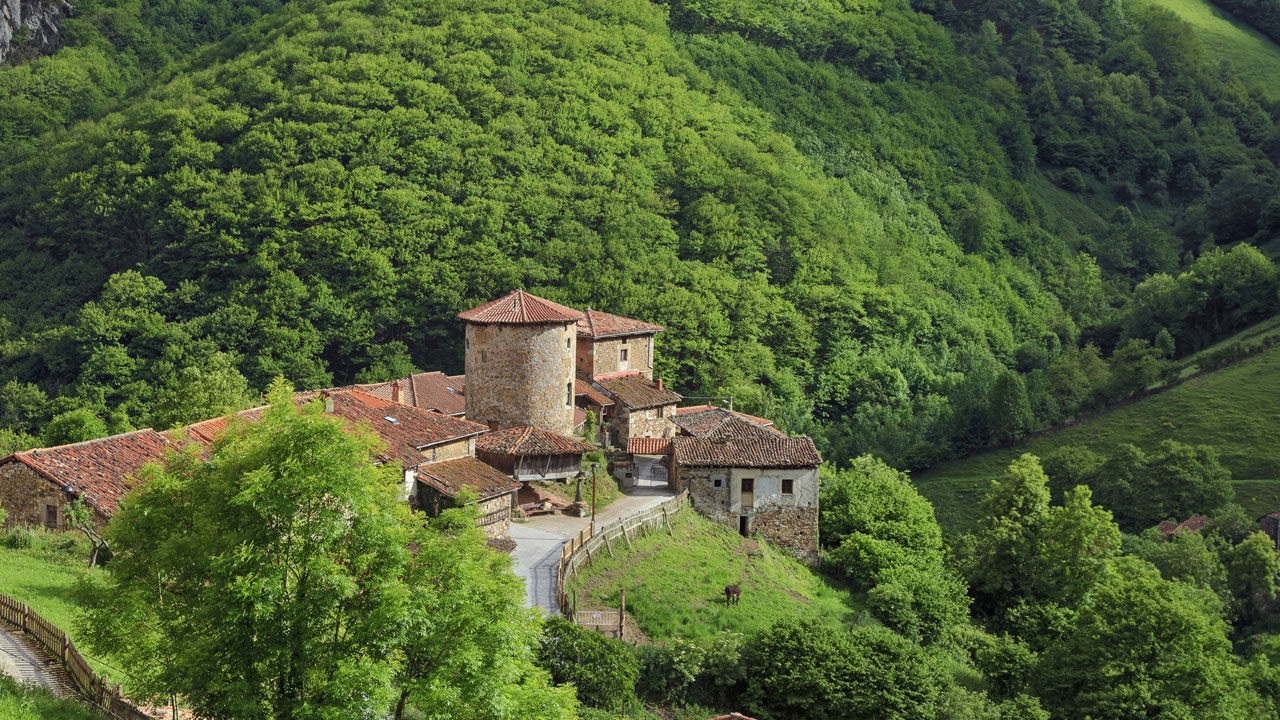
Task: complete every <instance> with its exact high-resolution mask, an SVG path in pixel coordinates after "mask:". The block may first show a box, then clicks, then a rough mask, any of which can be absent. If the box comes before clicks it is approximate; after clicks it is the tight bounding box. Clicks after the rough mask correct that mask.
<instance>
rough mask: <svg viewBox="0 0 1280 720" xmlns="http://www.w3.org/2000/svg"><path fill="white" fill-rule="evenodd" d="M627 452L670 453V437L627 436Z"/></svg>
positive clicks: (633, 453) (639, 453)
mask: <svg viewBox="0 0 1280 720" xmlns="http://www.w3.org/2000/svg"><path fill="white" fill-rule="evenodd" d="M627 452H629V453H631V454H632V455H670V454H671V439H670V438H654V437H632V438H627Z"/></svg>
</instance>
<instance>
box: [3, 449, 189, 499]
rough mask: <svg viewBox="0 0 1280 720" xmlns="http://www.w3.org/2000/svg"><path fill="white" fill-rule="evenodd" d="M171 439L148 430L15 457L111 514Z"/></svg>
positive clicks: (160, 455)
mask: <svg viewBox="0 0 1280 720" xmlns="http://www.w3.org/2000/svg"><path fill="white" fill-rule="evenodd" d="M168 447H169V440H168V438H166V437H165V436H164V435H161V434H160V433H158V432H156V431H154V430H151V429H147V430H136V431H134V432H129V433H123V434H121V435H112V436H111V437H105V438H99V439H97V440H88V441H86V442H80V443H74V444H72V445H60V446H58V447H52V448H44V449H41V450H27V451H24V452H19V453H14V455H13V458H14V459H15V460H17V461H18V462H21V463H23V464H25V465H27V466H28V467H30V468H31V469H33V470H35V471H36V472H38V473H40V474H41V475H43V476H44V477H45V478H47V479H49V480H50V481H51V482H52V483H53V484H55V485H57V486H58V487H62V486H66V485H70V486H71V487H73V488H75V489H76V491H77V492H78V494H79V495H80V497H81V498H83V499H84V501H85V504H87V505H88V506H89V507H91V508H93V509H94V510H96V511H98V512H99V513H101V514H102V515H103V516H105V517H111V515H112V514H114V513H115V511H116V508H117V507H119V504H120V499H121V498H123V497H124V496H125V495H126V494H127V493H128V492H129V491H130V490H132V489H133V488H134V487H135V486H136V484H137V479H138V478H137V475H138V471H139V470H141V469H142V467H143V466H144V465H146V464H147V463H149V462H152V461H156V460H159V459H160V458H161V457H162V456H163V455H164V451H165V449H166V448H168Z"/></svg>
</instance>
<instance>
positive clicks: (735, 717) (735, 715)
mask: <svg viewBox="0 0 1280 720" xmlns="http://www.w3.org/2000/svg"><path fill="white" fill-rule="evenodd" d="M711 720H754V718H749V717H747V716H746V715H743V714H742V713H740V712H731V713H729V714H728V715H717V716H716V717H713V718H711Z"/></svg>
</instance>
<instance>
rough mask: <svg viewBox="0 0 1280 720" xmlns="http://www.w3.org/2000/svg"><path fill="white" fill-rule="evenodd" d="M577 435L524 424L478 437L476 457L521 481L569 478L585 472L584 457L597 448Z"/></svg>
mask: <svg viewBox="0 0 1280 720" xmlns="http://www.w3.org/2000/svg"><path fill="white" fill-rule="evenodd" d="M594 449H595V448H593V447H592V446H590V445H588V444H586V443H584V442H581V441H579V440H576V439H574V438H571V437H568V436H565V435H558V434H556V433H553V432H549V431H547V430H543V429H542V428H536V427H532V426H525V427H522V428H508V429H506V430H498V431H497V432H490V433H486V434H484V435H481V436H480V437H478V438H476V457H477V458H479V459H481V460H483V461H484V462H486V463H488V464H489V465H492V466H493V467H495V468H497V469H498V470H500V471H501V472H503V473H505V474H506V475H508V476H510V477H512V478H514V479H515V480H516V481H518V482H529V481H531V480H567V479H569V478H571V477H574V476H576V475H577V474H578V473H579V472H581V471H582V456H583V454H584V453H588V452H591V451H592V450H594Z"/></svg>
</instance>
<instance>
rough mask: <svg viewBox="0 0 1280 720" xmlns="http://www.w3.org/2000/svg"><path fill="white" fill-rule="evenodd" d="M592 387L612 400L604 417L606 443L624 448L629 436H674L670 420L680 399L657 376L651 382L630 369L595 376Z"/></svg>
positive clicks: (674, 427)
mask: <svg viewBox="0 0 1280 720" xmlns="http://www.w3.org/2000/svg"><path fill="white" fill-rule="evenodd" d="M593 387H596V388H598V389H600V390H602V391H604V393H605V394H606V395H608V396H609V397H610V398H611V399H613V401H614V403H615V405H614V408H613V412H612V413H610V414H609V416H608V429H609V433H608V442H609V445H611V446H614V447H626V446H627V442H628V440H630V439H631V438H641V437H657V438H670V437H675V434H676V426H675V423H674V422H673V420H674V418H675V415H676V406H677V405H679V403H680V401H681V400H682V398H681V397H680V395H679V394H678V393H675V392H672V391H671V390H670V389H669V388H667V387H666V385H664V384H663V382H662V380H661V379H658V380H657V381H656V382H655V381H653V380H650V379H649V378H647V377H645V376H644V375H641V374H640V373H638V372H630V373H627V374H623V375H616V376H597V378H596V381H595V382H594V383H593Z"/></svg>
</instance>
